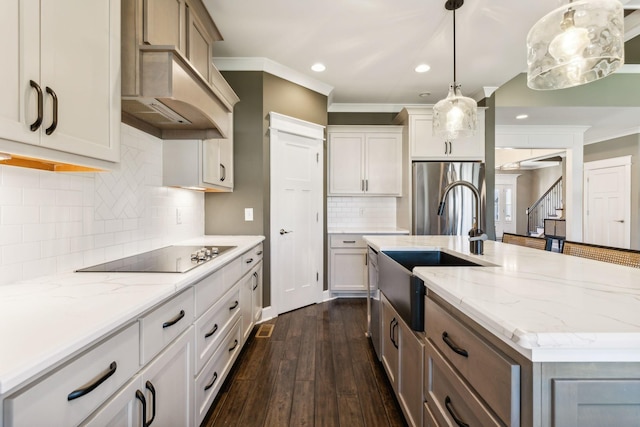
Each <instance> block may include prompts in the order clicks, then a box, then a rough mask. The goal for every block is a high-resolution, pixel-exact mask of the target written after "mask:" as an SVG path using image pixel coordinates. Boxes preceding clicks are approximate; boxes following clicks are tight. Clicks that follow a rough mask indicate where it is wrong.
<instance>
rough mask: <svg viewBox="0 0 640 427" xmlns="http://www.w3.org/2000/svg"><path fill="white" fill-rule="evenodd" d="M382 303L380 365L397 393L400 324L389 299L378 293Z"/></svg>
mask: <svg viewBox="0 0 640 427" xmlns="http://www.w3.org/2000/svg"><path fill="white" fill-rule="evenodd" d="M380 301H381V303H382V366H384V370H385V371H386V373H387V377H388V378H389V382H390V383H391V386H392V387H393V390H394V391H395V392H396V393H398V384H399V382H400V378H399V377H398V365H399V363H400V345H399V344H400V339H401V338H400V333H401V331H400V324H399V321H398V315H397V314H396V311H395V310H394V309H393V307H392V306H391V304H389V301H387V299H386V298H385V297H384V294H380Z"/></svg>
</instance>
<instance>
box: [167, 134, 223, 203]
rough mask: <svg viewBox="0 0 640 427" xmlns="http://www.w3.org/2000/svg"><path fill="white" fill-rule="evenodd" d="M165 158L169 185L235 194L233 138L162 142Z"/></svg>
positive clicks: (168, 140)
mask: <svg viewBox="0 0 640 427" xmlns="http://www.w3.org/2000/svg"><path fill="white" fill-rule="evenodd" d="M162 158H163V168H162V174H163V178H162V182H163V185H165V186H169V187H183V188H192V189H200V190H209V191H221V192H231V191H233V142H232V140H231V139H205V140H200V139H189V140H187V139H175V140H173V139H167V140H165V141H163V143H162Z"/></svg>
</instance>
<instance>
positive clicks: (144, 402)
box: [136, 390, 149, 427]
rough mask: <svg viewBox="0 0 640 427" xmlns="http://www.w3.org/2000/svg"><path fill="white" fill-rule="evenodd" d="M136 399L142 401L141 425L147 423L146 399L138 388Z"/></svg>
mask: <svg viewBox="0 0 640 427" xmlns="http://www.w3.org/2000/svg"><path fill="white" fill-rule="evenodd" d="M136 399H138V400H139V401H140V402H141V403H142V427H146V426H148V425H149V423H147V399H145V398H144V394H142V392H141V391H140V390H136Z"/></svg>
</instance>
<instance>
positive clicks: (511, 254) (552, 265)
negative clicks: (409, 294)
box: [365, 236, 640, 362]
mask: <svg viewBox="0 0 640 427" xmlns="http://www.w3.org/2000/svg"><path fill="white" fill-rule="evenodd" d="M365 240H366V241H367V243H368V244H369V245H370V246H372V247H373V248H374V249H376V250H378V251H384V250H394V249H407V248H412V249H444V250H445V251H447V252H453V253H459V254H462V256H463V257H464V258H467V259H470V260H475V261H480V262H482V263H489V264H494V265H495V266H483V267H417V268H415V269H414V271H413V272H414V274H415V275H417V276H418V277H420V278H421V279H422V280H424V282H425V286H426V287H427V292H434V293H436V294H437V295H439V296H440V297H442V298H443V299H444V300H445V301H447V302H448V303H450V304H452V305H453V306H454V307H456V308H457V309H459V310H460V311H461V312H463V313H464V314H466V315H467V316H469V317H470V318H472V319H473V320H475V321H476V322H478V323H479V324H480V325H482V326H483V327H485V328H486V329H487V330H489V331H490V332H492V333H493V334H494V335H496V336H497V337H498V338H500V339H501V340H502V341H504V342H506V343H507V344H509V345H510V346H511V347H513V348H514V349H516V350H517V351H518V352H520V353H521V354H523V355H525V356H526V357H528V358H529V359H530V360H532V361H539V362H543V361H558V362H562V361H566V362H579V361H635V362H637V361H640V269H636V268H631V267H624V266H619V265H615V264H609V263H605V262H600V261H593V260H589V259H584V258H579V257H574V256H570V255H564V254H560V253H555V252H547V251H542V250H537V249H530V248H525V247H520V246H516V245H510V244H505V243H499V242H492V241H486V242H485V243H484V255H471V254H470V252H469V242H468V238H467V237H457V236H370V237H366V238H365ZM428 327H429V325H425V328H428Z"/></svg>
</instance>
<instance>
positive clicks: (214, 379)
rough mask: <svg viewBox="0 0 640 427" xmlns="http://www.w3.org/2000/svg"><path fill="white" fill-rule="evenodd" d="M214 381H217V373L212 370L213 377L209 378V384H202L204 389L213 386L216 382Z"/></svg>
mask: <svg viewBox="0 0 640 427" xmlns="http://www.w3.org/2000/svg"><path fill="white" fill-rule="evenodd" d="M216 381H218V373H217V372H214V373H213V379H212V380H211V382H210V383H209V384H207V385H206V386H204V391H207V390H209V389H210V388H211V387H213V385H214V384H215V383H216Z"/></svg>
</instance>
